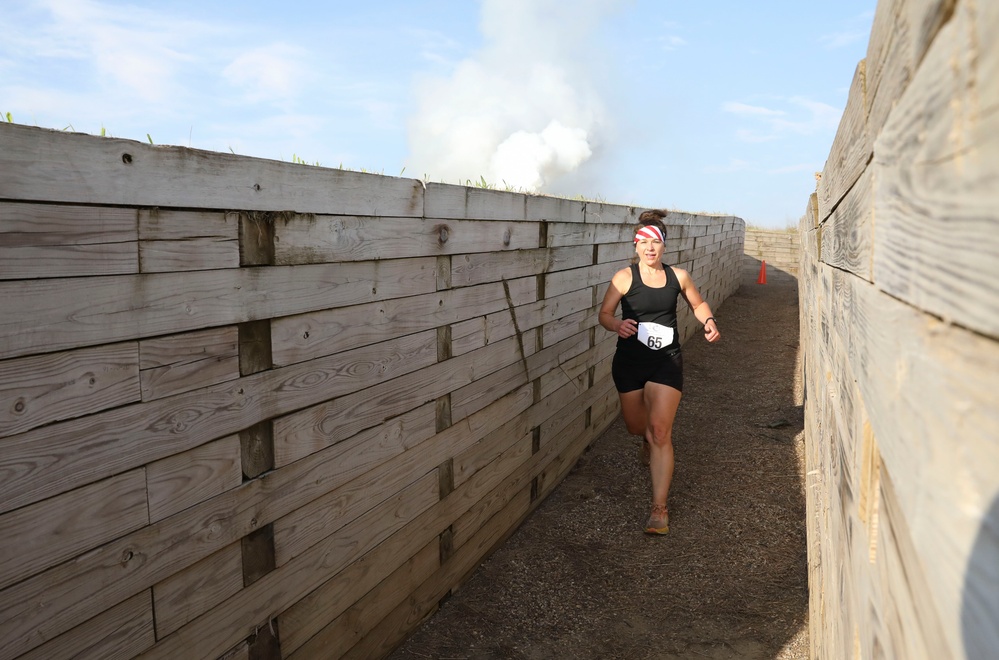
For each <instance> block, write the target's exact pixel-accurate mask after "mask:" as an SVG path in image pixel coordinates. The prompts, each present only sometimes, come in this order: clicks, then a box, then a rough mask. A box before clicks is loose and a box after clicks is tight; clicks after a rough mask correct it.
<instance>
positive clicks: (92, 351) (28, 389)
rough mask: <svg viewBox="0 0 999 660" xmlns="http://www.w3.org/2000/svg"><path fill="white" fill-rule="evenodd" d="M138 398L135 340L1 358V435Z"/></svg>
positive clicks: (15, 432)
mask: <svg viewBox="0 0 999 660" xmlns="http://www.w3.org/2000/svg"><path fill="white" fill-rule="evenodd" d="M139 398H140V394H139V355H138V347H137V345H136V344H135V343H134V342H129V343H123V344H110V345H107V346H98V347H95V348H86V349H81V350H77V351H67V352H64V353H54V354H51V355H33V356H30V357H23V358H14V359H12V360H4V361H0V437H3V436H9V435H16V434H18V433H23V432H25V431H28V430H30V429H33V428H35V427H38V426H42V425H44V424H48V423H50V422H54V421H58V420H63V419H71V418H73V417H80V416H82V415H87V414H92V413H96V412H100V411H101V410H106V409H108V408H114V407H116V406H121V405H124V404H127V403H132V402H134V401H138V400H139Z"/></svg>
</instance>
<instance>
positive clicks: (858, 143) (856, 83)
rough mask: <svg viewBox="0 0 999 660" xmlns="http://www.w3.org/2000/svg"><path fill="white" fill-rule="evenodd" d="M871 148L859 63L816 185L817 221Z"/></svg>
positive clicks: (841, 193)
mask: <svg viewBox="0 0 999 660" xmlns="http://www.w3.org/2000/svg"><path fill="white" fill-rule="evenodd" d="M873 149H874V139H873V137H872V136H869V135H868V133H867V81H866V64H865V61H864V60H861V61H860V63H859V64H857V69H856V70H855V71H854V73H853V82H852V83H851V84H850V92H849V95H848V96H847V99H846V108H845V109H844V110H843V115H842V117H841V118H840V120H839V128H838V129H837V130H836V137H835V138H833V143H832V148H831V149H830V151H829V156H828V158H827V159H826V164H825V168H823V170H822V178H820V179H819V182H818V186H817V188H818V203H819V219H820V220H825V219H826V218H828V217H829V214H830V213H832V210H833V209H834V208H835V207H836V205H837V204H839V202H840V200H841V199H843V197H844V196H845V195H846V193H847V191H848V190H850V188H851V187H852V186H853V184H854V183H855V182H856V181H857V179H858V178H859V177H860V175H861V173H863V171H864V169H865V168H866V167H867V163H868V161H869V160H870V157H871V153H872V151H873ZM748 238H749V233H748V232H747V241H748Z"/></svg>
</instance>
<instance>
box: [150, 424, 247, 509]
mask: <svg viewBox="0 0 999 660" xmlns="http://www.w3.org/2000/svg"><path fill="white" fill-rule="evenodd" d="M239 450H240V445H239V436H238V435H230V436H227V437H225V438H221V439H219V440H213V441H212V442H209V443H206V444H204V445H201V446H200V447H196V448H194V449H191V450H188V451H185V452H181V453H179V454H174V455H173V456H170V457H168V458H163V459H160V460H158V461H153V462H152V463H150V464H149V465H147V466H146V484H147V486H146V488H147V490H148V491H149V519H150V521H151V522H156V521H157V520H162V519H164V518H166V517H168V516H171V515H173V514H174V513H177V512H178V511H182V510H183V509H186V508H187V507H189V506H194V505H195V504H198V503H199V502H203V501H205V500H207V499H209V498H211V497H214V496H215V495H219V494H220V493H223V492H225V491H227V490H229V489H231V488H236V487H237V486H239V485H240V484H241V483H242V480H243V475H242V472H241V471H240V459H239V456H240V454H239Z"/></svg>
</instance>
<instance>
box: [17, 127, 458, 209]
mask: <svg viewBox="0 0 999 660" xmlns="http://www.w3.org/2000/svg"><path fill="white" fill-rule="evenodd" d="M0 170H2V171H4V172H7V173H8V176H5V177H4V178H3V180H2V181H0V198H4V199H11V200H20V201H47V202H68V203H83V204H109V205H122V206H157V207H162V208H169V207H171V206H172V207H182V208H201V209H222V210H225V209H254V210H258V211H288V210H291V211H296V212H299V213H325V212H330V211H331V210H336V212H338V213H353V214H358V215H393V216H406V217H419V216H422V215H425V214H424V211H423V199H424V192H423V184H422V183H421V182H420V181H416V180H414V179H402V178H397V177H390V176H382V175H376V174H366V173H362V172H351V171H349V170H341V169H331V168H325V167H315V166H310V165H293V164H289V163H282V162H278V161H272V160H265V159H262V158H248V157H246V156H237V155H234V154H226V153H218V152H212V151H203V150H199V149H190V148H187V147H169V146H152V145H149V144H143V143H141V142H136V141H133V140H121V139H117V138H106V137H97V136H92V135H83V134H80V133H64V132H62V131H55V130H49V129H44V128H35V127H31V126H21V125H18V124H10V123H4V124H0ZM163 172H170V173H171V175H170V177H169V178H168V179H165V178H164V177H163V174H162V173H163ZM426 215H429V214H426ZM463 217H465V216H463ZM469 217H470V216H469Z"/></svg>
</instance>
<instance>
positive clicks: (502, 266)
mask: <svg viewBox="0 0 999 660" xmlns="http://www.w3.org/2000/svg"><path fill="white" fill-rule="evenodd" d="M592 255H593V249H592V248H591V247H590V246H588V245H581V246H570V247H563V248H545V249H538V250H518V251H516V252H499V253H490V252H482V253H473V254H463V255H458V256H455V257H454V258H453V260H452V262H451V263H452V267H451V283H452V285H453V286H456V287H458V286H471V285H474V284H484V283H486V282H500V281H502V280H513V279H516V278H518V277H528V276H534V275H537V274H538V273H547V272H552V271H557V270H566V269H568V268H579V267H581V266H588V265H590V263H592Z"/></svg>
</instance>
